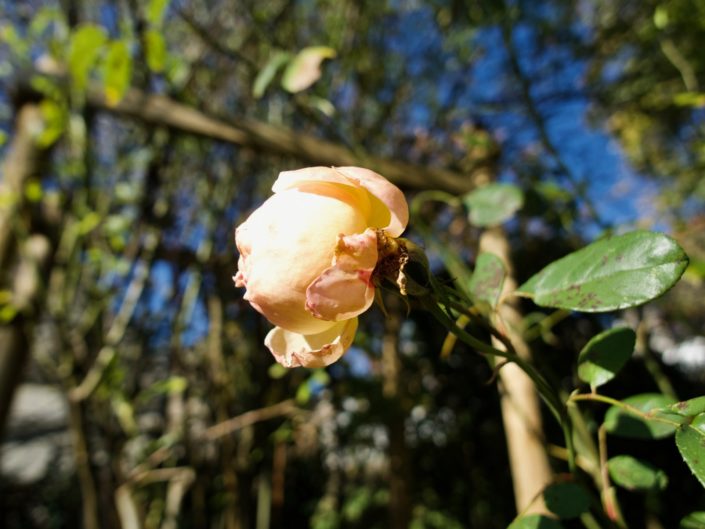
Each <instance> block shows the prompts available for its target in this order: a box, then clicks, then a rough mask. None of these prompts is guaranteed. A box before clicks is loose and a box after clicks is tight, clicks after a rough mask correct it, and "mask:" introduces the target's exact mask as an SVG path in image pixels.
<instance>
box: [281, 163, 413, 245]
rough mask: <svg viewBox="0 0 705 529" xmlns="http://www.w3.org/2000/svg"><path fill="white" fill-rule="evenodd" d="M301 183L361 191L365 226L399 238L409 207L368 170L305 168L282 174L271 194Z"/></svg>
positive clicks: (399, 194) (401, 195) (397, 192)
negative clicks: (368, 205) (364, 198)
mask: <svg viewBox="0 0 705 529" xmlns="http://www.w3.org/2000/svg"><path fill="white" fill-rule="evenodd" d="M305 182H328V183H333V184H343V185H348V186H349V185H353V186H356V187H360V188H363V189H364V190H366V191H367V193H368V195H369V198H370V202H371V211H370V214H369V219H368V225H369V226H372V227H374V228H380V229H383V230H385V231H386V232H388V233H389V234H390V235H391V236H392V237H398V236H399V235H401V234H402V232H403V231H404V229H405V228H406V225H407V223H408V222H409V206H408V205H407V203H406V199H405V198H404V193H402V192H401V190H400V189H399V188H398V187H397V186H395V185H394V184H392V183H391V182H389V181H388V180H387V179H386V178H384V177H383V176H381V175H379V174H377V173H375V172H374V171H370V170H369V169H363V168H361V167H307V168H305V169H298V170H296V171H283V172H281V173H279V178H277V181H276V182H274V185H273V186H272V191H274V192H275V193H279V192H281V191H285V190H287V189H292V188H299V187H300V186H301V185H302V184H304V183H305Z"/></svg>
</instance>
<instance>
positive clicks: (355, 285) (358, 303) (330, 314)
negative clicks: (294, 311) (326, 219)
mask: <svg viewBox="0 0 705 529" xmlns="http://www.w3.org/2000/svg"><path fill="white" fill-rule="evenodd" d="M376 265H377V234H376V232H375V230H373V229H371V228H368V229H367V230H365V231H364V232H363V233H358V234H355V235H340V236H339V237H338V243H337V245H336V249H335V258H334V259H333V265H332V266H331V267H329V268H326V269H325V270H324V271H323V272H322V273H321V275H319V276H318V277H317V278H316V279H315V280H314V281H313V282H312V283H311V284H310V285H309V287H308V288H307V289H306V310H308V311H309V312H310V313H311V314H313V315H314V316H315V317H316V318H320V319H322V320H326V321H342V320H347V319H350V318H354V317H355V316H357V315H358V314H361V313H363V312H365V311H366V310H367V309H368V308H370V305H372V302H373V301H374V297H375V288H374V285H373V284H372V281H371V277H372V271H373V270H374V268H375V266H376Z"/></svg>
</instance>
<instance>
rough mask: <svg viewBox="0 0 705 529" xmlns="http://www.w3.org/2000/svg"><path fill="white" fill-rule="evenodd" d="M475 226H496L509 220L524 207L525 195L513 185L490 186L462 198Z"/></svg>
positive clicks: (471, 222) (498, 184) (496, 184)
mask: <svg viewBox="0 0 705 529" xmlns="http://www.w3.org/2000/svg"><path fill="white" fill-rule="evenodd" d="M462 200H463V203H464V204H465V207H467V208H468V210H469V212H468V218H469V220H470V224H472V225H473V226H496V225H499V224H502V223H503V222H505V221H507V220H509V219H510V218H511V217H512V216H513V215H514V214H515V213H516V212H517V211H519V210H520V209H521V207H522V206H523V205H524V194H523V193H522V191H521V189H519V188H518V187H517V186H515V185H512V184H500V183H495V184H488V185H486V186H482V187H480V188H478V189H476V190H474V191H471V192H470V193H468V194H467V195H465V196H463V197H462Z"/></svg>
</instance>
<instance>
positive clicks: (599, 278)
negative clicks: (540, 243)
mask: <svg viewBox="0 0 705 529" xmlns="http://www.w3.org/2000/svg"><path fill="white" fill-rule="evenodd" d="M687 265H688V257H687V256H686V254H685V252H684V251H683V249H682V248H681V247H680V246H679V245H678V244H677V243H676V242H675V241H674V240H673V239H671V238H670V237H668V236H666V235H663V234H661V233H655V232H646V231H635V232H631V233H627V234H624V235H619V236H616V237H611V238H607V239H602V240H600V241H597V242H594V243H592V244H590V245H588V246H586V247H585V248H583V249H581V250H578V251H576V252H573V253H571V254H569V255H567V256H565V257H563V258H562V259H559V260H558V261H555V262H553V263H551V264H549V265H548V266H547V267H546V268H544V269H543V270H541V271H540V272H539V273H538V274H536V275H534V276H533V277H532V278H531V279H529V280H528V281H527V282H526V283H524V284H523V285H521V286H520V287H519V289H518V290H517V294H518V295H522V296H526V297H530V298H531V299H533V301H534V303H536V304H537V305H540V306H543V307H557V308H563V309H571V310H578V311H582V312H606V311H612V310H617V309H624V308H628V307H634V306H636V305H640V304H642V303H646V302H647V301H650V300H652V299H654V298H657V297H658V296H660V295H662V294H663V293H664V292H666V291H667V290H668V289H670V288H671V287H672V286H673V285H674V284H675V283H676V282H677V281H678V279H679V278H680V276H681V275H682V274H683V271H684V270H685V268H686V267H687Z"/></svg>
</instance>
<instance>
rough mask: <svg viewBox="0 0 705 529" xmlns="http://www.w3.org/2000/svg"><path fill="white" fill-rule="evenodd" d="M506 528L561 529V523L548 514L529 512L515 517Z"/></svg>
mask: <svg viewBox="0 0 705 529" xmlns="http://www.w3.org/2000/svg"><path fill="white" fill-rule="evenodd" d="M507 529H563V525H561V523H560V522H559V521H558V520H555V519H553V518H549V517H548V516H542V515H540V514H530V515H528V516H522V517H521V518H517V519H516V520H514V521H513V522H512V523H511V524H510V525H509V527H507Z"/></svg>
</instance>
